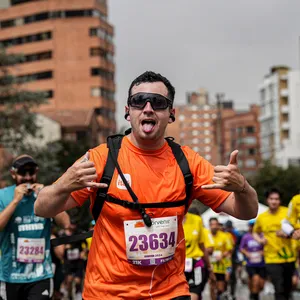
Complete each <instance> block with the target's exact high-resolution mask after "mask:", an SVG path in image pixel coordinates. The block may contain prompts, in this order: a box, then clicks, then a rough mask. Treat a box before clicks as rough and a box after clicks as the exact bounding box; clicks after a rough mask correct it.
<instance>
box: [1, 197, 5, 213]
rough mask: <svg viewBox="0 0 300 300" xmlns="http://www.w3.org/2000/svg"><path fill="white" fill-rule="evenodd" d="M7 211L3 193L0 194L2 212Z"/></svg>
mask: <svg viewBox="0 0 300 300" xmlns="http://www.w3.org/2000/svg"><path fill="white" fill-rule="evenodd" d="M4 209H5V205H4V202H3V192H2V193H1V192H0V212H1V211H3V210H4Z"/></svg>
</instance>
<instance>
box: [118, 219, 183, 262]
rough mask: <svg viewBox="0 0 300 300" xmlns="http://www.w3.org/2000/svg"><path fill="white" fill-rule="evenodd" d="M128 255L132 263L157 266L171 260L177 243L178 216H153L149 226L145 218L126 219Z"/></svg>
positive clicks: (125, 229)
mask: <svg viewBox="0 0 300 300" xmlns="http://www.w3.org/2000/svg"><path fill="white" fill-rule="evenodd" d="M124 231H125V242H126V255H127V259H128V261H129V262H130V263H132V264H134V265H139V266H157V265H160V264H163V263H165V262H168V261H169V260H171V259H172V258H173V256H174V253H175V248H176V243H177V216H174V217H164V218H153V219H152V226H151V227H147V226H146V225H145V224H144V222H143V220H134V221H124Z"/></svg>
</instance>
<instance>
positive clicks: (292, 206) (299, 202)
mask: <svg viewBox="0 0 300 300" xmlns="http://www.w3.org/2000/svg"><path fill="white" fill-rule="evenodd" d="M286 219H287V221H288V222H289V223H290V224H291V225H292V226H293V228H294V231H293V232H292V238H293V239H296V240H299V239H300V194H298V195H296V196H294V197H293V198H292V200H291V201H290V203H289V209H288V213H287V218H286Z"/></svg>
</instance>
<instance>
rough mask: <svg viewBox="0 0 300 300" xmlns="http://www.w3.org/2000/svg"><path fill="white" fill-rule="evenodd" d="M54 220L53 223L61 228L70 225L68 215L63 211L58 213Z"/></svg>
mask: <svg viewBox="0 0 300 300" xmlns="http://www.w3.org/2000/svg"><path fill="white" fill-rule="evenodd" d="M54 220H55V223H56V224H57V225H58V226H59V227H61V228H63V229H67V228H70V226H71V220H70V216H69V215H68V213H66V212H65V211H63V212H61V213H59V214H58V215H57V216H56V217H55V218H54Z"/></svg>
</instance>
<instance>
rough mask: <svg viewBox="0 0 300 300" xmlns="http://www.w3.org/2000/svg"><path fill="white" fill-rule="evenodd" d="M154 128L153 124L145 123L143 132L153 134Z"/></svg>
mask: <svg viewBox="0 0 300 300" xmlns="http://www.w3.org/2000/svg"><path fill="white" fill-rule="evenodd" d="M153 127H154V124H152V123H144V124H143V130H144V132H146V133H149V132H151V131H152V130H153Z"/></svg>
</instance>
